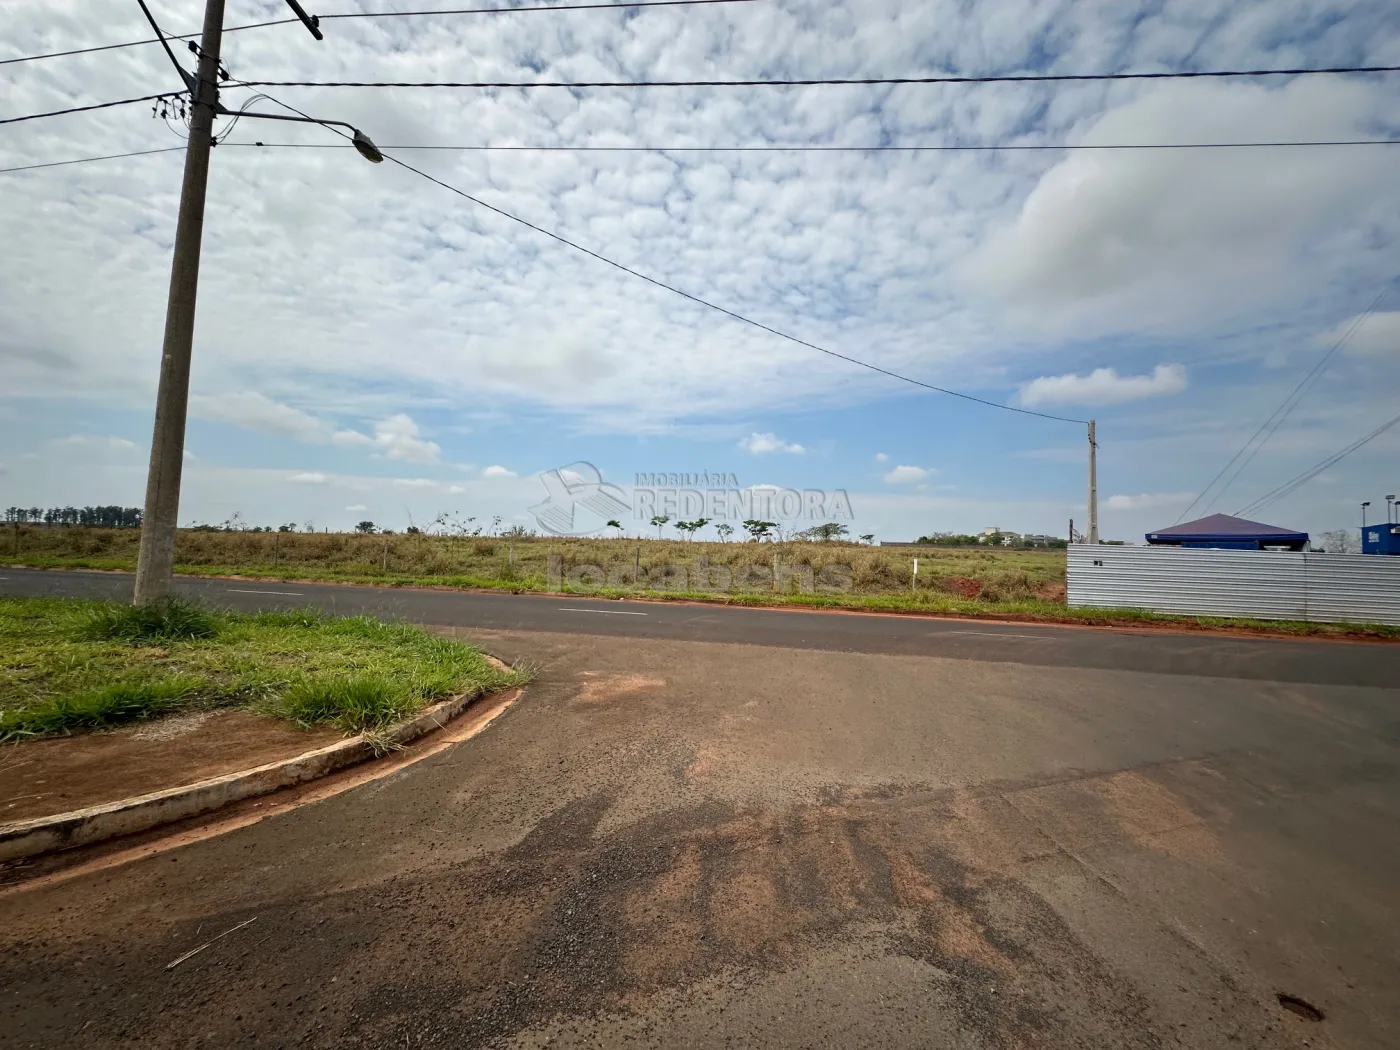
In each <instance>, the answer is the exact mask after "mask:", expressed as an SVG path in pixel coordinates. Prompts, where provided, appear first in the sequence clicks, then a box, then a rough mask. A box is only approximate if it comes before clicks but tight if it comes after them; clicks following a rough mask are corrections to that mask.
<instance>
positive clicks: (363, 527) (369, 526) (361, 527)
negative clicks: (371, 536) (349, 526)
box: [355, 521, 374, 533]
mask: <svg viewBox="0 0 1400 1050" xmlns="http://www.w3.org/2000/svg"><path fill="white" fill-rule="evenodd" d="M355 531H356V532H363V533H370V532H373V531H374V522H372V521H362V522H360V523H359V524H358V525H356V526H355Z"/></svg>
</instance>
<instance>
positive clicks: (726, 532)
mask: <svg viewBox="0 0 1400 1050" xmlns="http://www.w3.org/2000/svg"><path fill="white" fill-rule="evenodd" d="M715 531H716V532H718V533H719V541H720V543H728V542H729V537H730V536H732V535H733V534H734V526H733V525H730V524H729V523H728V522H727V521H722V522H720V523H719V524H718V525H716V526H715Z"/></svg>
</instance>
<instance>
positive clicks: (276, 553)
mask: <svg viewBox="0 0 1400 1050" xmlns="http://www.w3.org/2000/svg"><path fill="white" fill-rule="evenodd" d="M281 562H282V533H281V532H274V533H273V534H272V567H273V568H274V569H275V568H277V566H278V565H280V564H281Z"/></svg>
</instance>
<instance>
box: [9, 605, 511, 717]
mask: <svg viewBox="0 0 1400 1050" xmlns="http://www.w3.org/2000/svg"><path fill="white" fill-rule="evenodd" d="M523 678H524V676H523V675H522V674H521V673H519V672H513V671H504V670H502V669H500V668H499V667H497V666H495V665H494V664H492V663H491V662H490V661H489V660H487V659H486V657H485V656H483V655H482V654H481V653H480V652H478V651H477V650H475V649H473V648H471V647H470V646H467V645H463V644H461V643H460V642H455V641H452V640H450V639H446V638H439V637H436V636H434V635H430V634H428V633H427V632H426V631H424V630H423V629H422V628H419V627H415V626H411V625H408V624H391V623H383V622H381V621H379V620H375V619H372V618H370V617H348V618H335V617H329V616H325V615H323V614H321V613H319V612H316V611H313V610H299V611H296V612H274V613H259V614H254V615H240V614H236V613H224V612H214V611H210V610H208V609H204V608H201V607H199V606H194V605H190V604H189V603H185V602H178V601H175V602H170V603H166V604H164V605H162V606H158V607H154V608H150V609H141V610H135V609H132V608H130V607H128V606H120V605H116V604H112V603H101V602H86V601H78V600H74V599H65V598H7V597H0V741H9V740H17V739H21V738H25V737H33V736H45V735H53V734H62V733H72V732H78V731H82V730H89V729H105V728H110V727H112V726H117V725H123V724H126V723H130V722H135V721H140V720H143V719H147V718H153V717H156V716H159V715H164V714H170V713H173V712H176V711H182V710H197V709H208V708H216V707H242V708H247V709H250V710H254V711H259V712H262V713H265V714H269V715H275V716H278V717H281V718H287V719H290V720H291V721H293V722H296V723H297V724H298V725H302V726H312V725H325V724H330V725H334V726H337V727H338V728H340V729H342V730H344V731H345V732H347V733H357V732H364V731H373V730H376V729H380V728H382V727H384V726H387V725H390V724H392V723H393V722H396V721H399V720H400V719H402V718H405V717H407V716H408V715H411V714H413V713H414V712H415V711H417V710H419V709H420V708H422V707H423V706H424V705H425V704H427V703H430V702H432V701H434V700H437V699H440V698H442V697H446V696H451V695H454V694H456V693H461V692H465V691H468V690H471V689H474V688H483V689H499V688H503V687H506V686H511V685H518V684H521V683H522V681H523Z"/></svg>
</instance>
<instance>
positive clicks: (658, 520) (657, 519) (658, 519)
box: [651, 514, 671, 540]
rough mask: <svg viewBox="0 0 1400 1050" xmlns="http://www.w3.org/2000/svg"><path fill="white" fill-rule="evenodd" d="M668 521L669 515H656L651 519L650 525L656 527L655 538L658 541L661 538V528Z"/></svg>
mask: <svg viewBox="0 0 1400 1050" xmlns="http://www.w3.org/2000/svg"><path fill="white" fill-rule="evenodd" d="M670 520H671V515H669V514H657V515H654V516H653V517H652V519H651V523H652V524H653V525H655V526H656V538H657V539H658V540H659V539H660V538H661V526H663V525H665V524H666V523H667V522H668V521H670Z"/></svg>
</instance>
